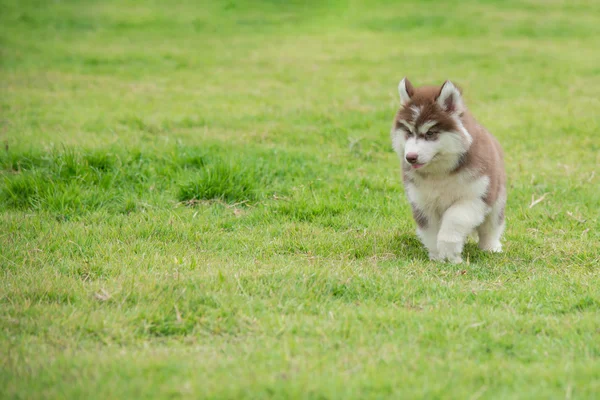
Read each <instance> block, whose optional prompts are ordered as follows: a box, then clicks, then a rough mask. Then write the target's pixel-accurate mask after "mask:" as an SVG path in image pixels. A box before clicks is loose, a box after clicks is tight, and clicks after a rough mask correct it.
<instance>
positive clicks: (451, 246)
mask: <svg viewBox="0 0 600 400" xmlns="http://www.w3.org/2000/svg"><path fill="white" fill-rule="evenodd" d="M461 252H462V243H461V242H446V241H442V240H440V241H438V253H439V259H440V260H442V261H443V260H448V261H449V262H451V263H453V264H459V263H461V262H462V257H461V256H460V253H461Z"/></svg>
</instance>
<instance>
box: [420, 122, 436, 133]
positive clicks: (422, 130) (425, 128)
mask: <svg viewBox="0 0 600 400" xmlns="http://www.w3.org/2000/svg"><path fill="white" fill-rule="evenodd" d="M435 124H437V121H427V122H423V123H422V124H421V126H419V133H427V131H428V130H429V129H431V127H432V126H434V125H435Z"/></svg>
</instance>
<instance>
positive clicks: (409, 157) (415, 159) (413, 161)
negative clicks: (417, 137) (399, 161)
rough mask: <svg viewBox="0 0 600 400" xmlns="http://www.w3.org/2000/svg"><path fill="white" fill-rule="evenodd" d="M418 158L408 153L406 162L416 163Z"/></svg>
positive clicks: (416, 155)
mask: <svg viewBox="0 0 600 400" xmlns="http://www.w3.org/2000/svg"><path fill="white" fill-rule="evenodd" d="M418 158H419V155H418V154H417V153H408V154H407V155H406V161H408V162H409V163H411V164H414V163H416V162H417V159H418Z"/></svg>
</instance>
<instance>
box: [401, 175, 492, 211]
mask: <svg viewBox="0 0 600 400" xmlns="http://www.w3.org/2000/svg"><path fill="white" fill-rule="evenodd" d="M486 190H487V180H485V179H484V177H480V178H479V179H474V180H469V179H467V177H465V176H462V175H461V174H457V175H447V176H443V177H429V178H418V177H417V178H415V179H413V180H412V181H411V182H408V183H407V184H406V194H407V195H408V198H409V200H410V201H411V202H413V203H414V204H415V205H416V206H417V207H419V209H421V210H423V211H425V212H427V213H428V214H432V213H435V214H441V213H443V212H444V211H445V210H447V209H448V208H449V207H450V206H451V205H452V204H454V203H455V202H457V201H458V200H461V199H467V198H478V197H480V196H481V195H482V194H484V193H485V191H486Z"/></svg>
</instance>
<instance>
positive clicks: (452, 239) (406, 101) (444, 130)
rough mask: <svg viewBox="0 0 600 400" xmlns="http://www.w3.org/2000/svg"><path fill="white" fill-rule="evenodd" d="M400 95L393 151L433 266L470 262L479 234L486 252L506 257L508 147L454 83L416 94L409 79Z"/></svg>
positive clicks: (421, 89) (401, 87)
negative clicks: (467, 256) (468, 245)
mask: <svg viewBox="0 0 600 400" xmlns="http://www.w3.org/2000/svg"><path fill="white" fill-rule="evenodd" d="M398 91H399V93H400V103H401V107H400V110H399V111H398V113H397V114H396V118H395V120H394V125H393V128H392V132H391V137H392V145H393V148H394V150H395V151H396V153H398V156H399V157H400V160H401V163H402V177H403V181H404V188H405V191H406V196H407V197H408V200H409V201H410V205H411V207H412V212H413V217H414V219H415V222H416V224H417V235H418V236H419V238H420V239H421V242H422V243H423V245H424V246H425V247H426V248H427V250H428V251H429V258H430V259H431V260H440V261H445V260H448V261H450V262H452V263H460V262H462V258H461V253H462V250H463V245H464V243H465V240H466V238H467V236H468V235H469V234H470V233H472V232H474V231H476V232H477V236H478V237H479V247H480V248H481V249H483V250H487V251H492V252H500V251H502V245H501V244H500V237H501V236H502V232H503V231H504V225H505V223H504V207H505V204H506V175H505V172H504V161H503V154H502V148H501V147H500V144H499V143H498V141H497V140H496V138H494V137H493V136H492V135H491V134H490V133H489V132H488V131H487V130H486V129H485V128H484V127H483V126H481V125H480V124H479V123H478V122H477V121H476V120H475V118H473V116H472V115H471V113H470V112H469V110H467V108H466V107H465V104H464V102H463V98H462V94H461V91H460V90H459V89H458V88H457V87H456V86H455V85H454V84H453V83H452V82H450V81H446V82H445V83H444V84H443V85H442V86H441V87H440V86H423V87H419V88H415V87H413V86H412V84H411V83H410V81H409V80H408V79H406V78H404V79H402V81H400V85H399V86H398Z"/></svg>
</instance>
